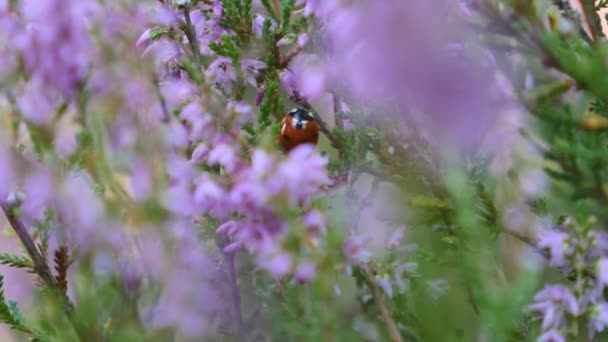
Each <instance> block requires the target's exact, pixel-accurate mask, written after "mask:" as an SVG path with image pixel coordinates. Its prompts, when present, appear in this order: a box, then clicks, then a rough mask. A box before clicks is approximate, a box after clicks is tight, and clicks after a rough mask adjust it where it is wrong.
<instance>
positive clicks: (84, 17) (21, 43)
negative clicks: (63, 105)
mask: <svg viewBox="0 0 608 342" xmlns="http://www.w3.org/2000/svg"><path fill="white" fill-rule="evenodd" d="M21 10H22V13H23V17H24V18H25V20H26V21H27V22H28V24H29V25H28V30H27V31H26V32H24V33H23V35H21V36H18V37H17V39H16V41H15V42H14V43H15V44H16V47H17V48H18V49H19V51H20V52H21V54H22V56H23V60H24V63H25V66H26V69H27V70H28V71H29V72H31V73H33V74H35V75H36V76H37V77H38V78H40V79H41V80H42V82H43V83H44V85H45V86H48V87H51V88H54V89H58V90H59V91H60V92H61V94H62V95H63V96H65V97H67V98H71V97H72V96H74V95H75V94H76V91H77V88H78V86H79V84H80V83H81V82H82V81H83V80H84V77H85V76H86V71H87V70H86V68H87V66H88V63H89V61H90V60H91V55H92V54H93V53H94V52H95V48H94V46H93V44H92V42H91V40H90V38H89V34H88V29H89V27H90V26H91V25H90V21H91V19H92V17H93V16H94V15H95V12H96V7H95V6H94V4H93V3H92V2H89V1H71V0H70V1H67V0H44V1H39V0H26V1H22V2H21ZM49 13H52V14H53V15H49Z"/></svg>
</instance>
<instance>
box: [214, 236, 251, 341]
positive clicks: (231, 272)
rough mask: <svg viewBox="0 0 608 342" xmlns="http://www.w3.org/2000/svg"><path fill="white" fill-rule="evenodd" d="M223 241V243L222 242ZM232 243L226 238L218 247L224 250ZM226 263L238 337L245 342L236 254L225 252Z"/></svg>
mask: <svg viewBox="0 0 608 342" xmlns="http://www.w3.org/2000/svg"><path fill="white" fill-rule="evenodd" d="M220 241H221V242H220ZM229 242H230V241H229V240H228V238H225V239H224V240H223V241H222V240H221V239H220V240H218V245H219V246H220V248H221V249H222V250H223V249H224V247H225V246H226V245H228V243H229ZM224 261H225V265H226V267H227V268H228V277H229V279H228V280H229V282H230V292H231V296H232V309H233V311H234V317H235V318H236V328H237V329H236V330H237V332H238V336H239V338H240V339H241V340H244V339H245V337H246V331H245V323H244V320H243V309H242V306H241V292H240V289H239V283H238V281H239V280H238V275H237V273H236V261H235V258H234V253H226V252H224Z"/></svg>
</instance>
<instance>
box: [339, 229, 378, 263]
mask: <svg viewBox="0 0 608 342" xmlns="http://www.w3.org/2000/svg"><path fill="white" fill-rule="evenodd" d="M342 252H343V253H344V256H345V258H346V261H348V262H349V263H350V264H352V265H360V264H365V263H367V262H369V260H370V259H371V257H372V254H371V253H370V252H369V251H367V250H366V249H365V246H364V241H363V238H361V237H360V236H351V237H350V238H348V240H346V242H344V245H343V247H342Z"/></svg>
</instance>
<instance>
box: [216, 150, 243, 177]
mask: <svg viewBox="0 0 608 342" xmlns="http://www.w3.org/2000/svg"><path fill="white" fill-rule="evenodd" d="M209 164H210V165H214V164H219V165H221V166H222V167H224V168H225V169H226V171H227V172H229V173H232V172H235V171H236V170H237V169H238V168H239V167H240V166H241V159H240V158H239V155H238V152H237V151H236V150H235V148H234V147H233V146H231V145H229V144H228V143H220V144H219V145H217V146H215V147H214V148H213V149H212V150H211V151H210V152H209Z"/></svg>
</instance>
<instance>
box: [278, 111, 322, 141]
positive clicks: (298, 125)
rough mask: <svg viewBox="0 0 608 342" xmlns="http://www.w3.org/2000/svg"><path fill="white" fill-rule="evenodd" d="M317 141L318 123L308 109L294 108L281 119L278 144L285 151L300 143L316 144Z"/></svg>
mask: <svg viewBox="0 0 608 342" xmlns="http://www.w3.org/2000/svg"><path fill="white" fill-rule="evenodd" d="M318 141H319V123H318V122H317V120H315V117H314V116H313V114H312V113H311V112H310V111H308V110H306V109H304V108H295V109H292V110H291V111H290V112H289V113H287V115H285V117H284V118H283V120H281V133H280V135H279V144H280V145H281V147H283V149H284V150H285V151H286V152H289V151H290V150H291V149H293V148H294V147H296V146H298V145H300V144H313V145H317V142H318Z"/></svg>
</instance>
